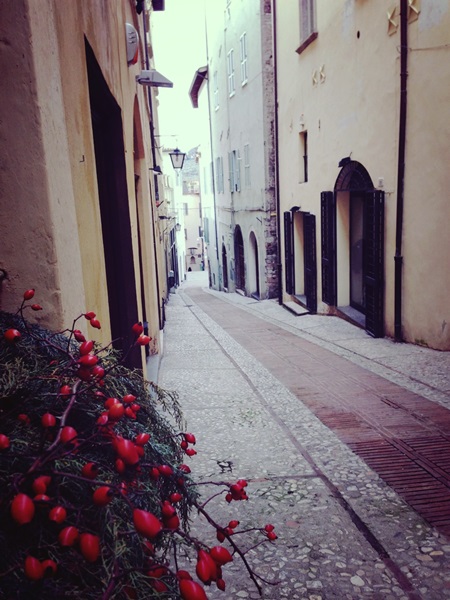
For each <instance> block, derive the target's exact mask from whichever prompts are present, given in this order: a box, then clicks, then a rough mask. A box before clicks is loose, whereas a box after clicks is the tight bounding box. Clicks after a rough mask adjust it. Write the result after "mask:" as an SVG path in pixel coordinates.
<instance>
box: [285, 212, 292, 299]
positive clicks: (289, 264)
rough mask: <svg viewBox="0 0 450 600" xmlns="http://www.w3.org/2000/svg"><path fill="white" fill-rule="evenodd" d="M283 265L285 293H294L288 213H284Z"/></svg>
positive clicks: (289, 215)
mask: <svg viewBox="0 0 450 600" xmlns="http://www.w3.org/2000/svg"><path fill="white" fill-rule="evenodd" d="M284 263H285V281H286V293H287V294H293V293H294V252H293V236H292V215H291V213H290V211H286V212H285V213H284Z"/></svg>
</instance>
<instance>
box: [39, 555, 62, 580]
mask: <svg viewBox="0 0 450 600" xmlns="http://www.w3.org/2000/svg"><path fill="white" fill-rule="evenodd" d="M41 565H42V568H43V569H44V575H46V576H47V577H51V576H52V575H54V574H55V573H56V571H57V570H58V565H57V564H56V563H55V561H54V560H51V559H50V558H47V559H46V560H43V561H42V562H41Z"/></svg>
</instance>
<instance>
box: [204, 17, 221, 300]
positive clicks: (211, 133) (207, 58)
mask: <svg viewBox="0 0 450 600" xmlns="http://www.w3.org/2000/svg"><path fill="white" fill-rule="evenodd" d="M204 11H205V12H204V17H205V50H206V66H207V69H208V71H207V74H206V78H207V83H206V92H207V97H208V120H209V144H210V147H211V151H210V156H211V161H212V173H213V182H212V183H213V204H214V233H215V238H216V260H217V276H218V279H219V281H218V282H217V285H218V286H219V290H220V282H221V277H220V261H219V234H218V232H217V202H216V193H217V190H216V165H215V164H214V162H215V161H214V156H215V155H214V148H213V131H212V119H211V95H210V90H209V81H210V80H209V44H208V23H207V18H206V6H205V8H204Z"/></svg>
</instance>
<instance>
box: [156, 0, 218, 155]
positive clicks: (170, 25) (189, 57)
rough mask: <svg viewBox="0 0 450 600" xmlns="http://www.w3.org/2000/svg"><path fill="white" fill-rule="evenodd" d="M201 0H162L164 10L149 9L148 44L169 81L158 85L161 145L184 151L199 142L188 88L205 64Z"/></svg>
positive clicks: (198, 126) (196, 114) (197, 117)
mask: <svg viewBox="0 0 450 600" xmlns="http://www.w3.org/2000/svg"><path fill="white" fill-rule="evenodd" d="M203 5H204V0H189V1H188V0H166V2H165V10H164V11H156V12H153V13H152V45H153V53H154V64H155V68H156V70H157V71H159V72H160V73H162V75H164V77H167V78H168V79H170V81H172V82H173V88H159V96H158V101H159V105H158V116H159V128H160V134H161V137H160V141H161V145H163V146H165V147H175V146H177V147H178V148H179V149H180V150H181V151H182V152H187V151H188V150H190V149H191V148H194V147H195V146H197V145H198V144H199V143H200V135H199V134H198V133H197V131H198V130H199V129H201V128H202V127H203V128H204V124H203V126H202V125H201V120H200V111H199V110H198V109H194V108H193V106H192V103H191V99H190V97H189V88H190V87H191V83H192V80H193V78H194V75H195V72H196V70H197V69H198V68H199V67H203V66H205V65H206V62H207V61H206V48H205V33H204V16H203Z"/></svg>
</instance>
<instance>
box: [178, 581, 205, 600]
mask: <svg viewBox="0 0 450 600" xmlns="http://www.w3.org/2000/svg"><path fill="white" fill-rule="evenodd" d="M179 587H180V594H181V597H182V599H183V600H208V597H207V595H206V594H205V590H204V589H203V588H202V586H201V585H200V584H199V583H197V582H196V581H191V580H189V579H181V581H180V583H179Z"/></svg>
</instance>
